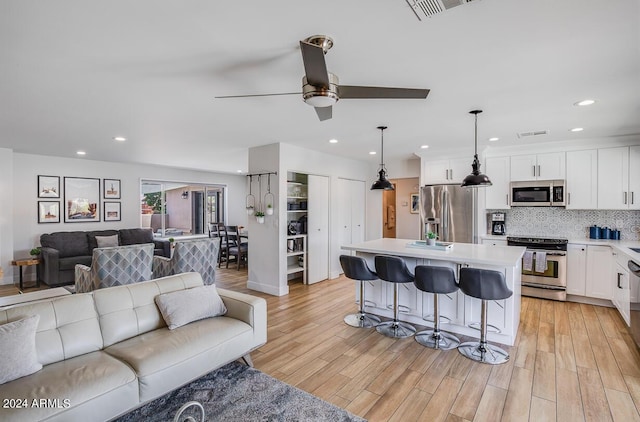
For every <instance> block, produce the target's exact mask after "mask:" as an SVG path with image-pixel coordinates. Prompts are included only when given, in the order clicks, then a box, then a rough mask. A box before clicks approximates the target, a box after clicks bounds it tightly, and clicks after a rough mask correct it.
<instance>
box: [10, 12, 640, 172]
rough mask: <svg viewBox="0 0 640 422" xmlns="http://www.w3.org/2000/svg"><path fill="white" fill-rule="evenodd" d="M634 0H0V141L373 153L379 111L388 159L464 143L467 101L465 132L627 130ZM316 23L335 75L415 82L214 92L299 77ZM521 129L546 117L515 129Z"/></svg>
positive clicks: (60, 149)
mask: <svg viewBox="0 0 640 422" xmlns="http://www.w3.org/2000/svg"><path fill="white" fill-rule="evenodd" d="M639 3H640V1H638V0H611V1H608V2H603V1H602V0H597V1H596V0H562V1H557V0H479V1H475V2H473V3H469V4H466V5H463V6H459V7H455V8H453V9H450V10H448V11H446V12H444V13H441V14H439V15H436V16H434V17H433V18H430V19H425V20H423V21H422V22H420V21H418V19H417V18H416V16H415V15H414V13H413V12H412V11H411V9H410V8H409V6H408V5H407V3H406V1H405V0H369V1H345V0H319V1H314V2H311V1H303V0H273V1H255V2H253V1H248V2H247V1H235V2H227V1H211V0H199V1H195V0H185V1H175V0H172V1H169V0H136V1H131V0H126V1H125V0H110V1H87V0H56V1H46V2H45V1H37V0H0V69H1V75H0V129H1V132H0V146H1V147H7V148H12V149H14V150H15V151H16V152H23V153H35V154H45V155H58V156H73V157H75V152H76V150H79V149H82V150H85V151H86V152H87V155H86V158H87V159H97V160H106V161H118V162H139V163H155V164H162V165H172V166H177V167H187V168H198V169H207V170H215V171H223V172H235V171H236V170H238V169H242V170H246V169H247V153H248V148H250V147H252V146H256V145H263V144H269V143H273V142H286V143H291V144H295V145H299V146H302V147H305V148H310V149H314V150H318V151H324V152H328V153H332V154H337V155H342V156H346V157H351V158H355V159H361V160H366V161H370V162H371V163H372V164H373V163H376V162H377V161H378V160H379V158H376V157H375V156H370V155H369V154H368V152H369V151H371V150H378V149H379V143H380V142H379V140H380V137H379V131H377V129H376V126H378V125H380V124H385V125H387V126H389V129H388V130H387V131H386V132H385V158H386V160H387V161H388V162H389V161H392V160H396V159H404V158H408V157H411V156H412V154H413V153H415V152H418V151H420V149H419V147H420V145H422V144H428V145H430V147H431V148H430V149H429V150H428V151H429V153H433V154H438V153H442V152H443V151H446V150H448V149H450V148H452V147H456V146H462V147H465V148H467V147H468V148H472V146H473V117H472V116H471V115H469V114H468V111H469V110H472V109H474V108H482V109H483V110H484V113H483V114H481V115H480V116H479V142H480V147H482V146H483V145H486V144H487V143H488V141H487V138H489V137H490V136H496V137H499V138H500V141H498V142H497V143H495V145H513V144H516V143H525V142H548V141H561V140H571V139H577V138H599V137H605V136H617V135H628V134H638V133H640V118H639V117H640V29H639V28H640V25H639V23H640V19H639V17H640V8H639ZM314 34H326V35H329V36H331V37H332V38H333V39H334V47H333V48H332V49H331V50H330V51H329V53H328V54H327V56H326V60H327V65H328V67H329V70H330V71H332V72H334V73H336V74H337V75H338V76H339V77H340V82H341V83H343V84H346V85H379V86H399V87H411V88H430V89H431V93H430V95H429V96H428V98H427V99H426V100H341V101H339V102H338V103H337V104H336V105H335V106H334V110H333V115H334V118H333V119H332V120H328V121H325V122H320V121H319V120H318V118H317V117H316V113H315V112H314V110H313V108H311V107H310V106H308V105H306V104H304V102H303V101H302V99H301V97H298V96H281V97H267V98H246V99H225V100H222V99H214V97H215V96H219V95H235V94H253V93H275V92H300V91H301V78H302V76H303V74H304V69H303V65H302V59H301V56H300V50H299V47H298V41H299V40H301V39H304V38H306V37H308V36H310V35H314ZM585 98H594V99H596V100H597V101H598V102H597V103H596V104H595V105H593V106H590V107H575V106H573V105H572V104H573V103H574V102H576V101H579V100H582V99H585ZM577 126H579V127H584V131H583V132H580V133H572V132H569V131H568V129H570V128H572V127H577ZM532 130H549V131H550V134H549V135H545V136H543V137H540V138H536V139H534V140H529V141H525V140H518V139H517V137H516V133H517V132H524V131H532ZM114 136H125V137H126V138H127V139H128V140H127V141H126V142H124V143H116V142H114V141H113V140H112V138H113V137H114ZM330 138H336V139H338V140H339V141H340V142H339V143H338V144H329V143H328V140H329V139H330Z"/></svg>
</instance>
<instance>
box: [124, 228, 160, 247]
mask: <svg viewBox="0 0 640 422" xmlns="http://www.w3.org/2000/svg"><path fill="white" fill-rule="evenodd" d="M119 234H120V244H121V245H137V244H139V243H153V231H151V229H121V230H120V231H119Z"/></svg>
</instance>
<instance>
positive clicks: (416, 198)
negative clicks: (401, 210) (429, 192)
mask: <svg viewBox="0 0 640 422" xmlns="http://www.w3.org/2000/svg"><path fill="white" fill-rule="evenodd" d="M409 203H410V204H411V209H410V210H409V212H410V213H411V214H417V213H418V212H420V195H418V194H417V193H412V194H411V200H410V201H409Z"/></svg>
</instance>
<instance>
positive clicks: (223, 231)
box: [209, 223, 227, 268]
mask: <svg viewBox="0 0 640 422" xmlns="http://www.w3.org/2000/svg"><path fill="white" fill-rule="evenodd" d="M209 237H211V238H215V239H219V243H218V250H219V253H218V268H220V265H221V264H222V261H226V260H227V227H226V226H225V225H224V223H209Z"/></svg>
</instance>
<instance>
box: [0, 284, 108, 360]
mask: <svg viewBox="0 0 640 422" xmlns="http://www.w3.org/2000/svg"><path fill="white" fill-rule="evenodd" d="M30 315H40V321H39V322H38V328H37V329H36V349H37V352H38V361H39V362H40V363H41V364H43V365H48V364H50V363H53V362H58V361H61V360H65V359H70V358H72V357H74V356H79V355H83V354H85V353H90V352H94V351H96V350H100V349H102V336H101V333H100V325H99V323H98V316H97V314H96V309H95V305H94V303H93V298H92V297H91V294H76V295H68V296H62V297H60V298H55V299H52V300H47V301H42V302H32V303H25V304H23V305H18V306H14V307H11V308H6V309H4V310H0V324H2V323H4V322H8V321H15V320H17V319H20V318H24V317H26V316H30Z"/></svg>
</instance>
